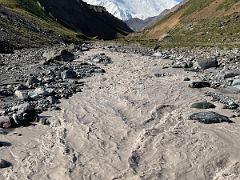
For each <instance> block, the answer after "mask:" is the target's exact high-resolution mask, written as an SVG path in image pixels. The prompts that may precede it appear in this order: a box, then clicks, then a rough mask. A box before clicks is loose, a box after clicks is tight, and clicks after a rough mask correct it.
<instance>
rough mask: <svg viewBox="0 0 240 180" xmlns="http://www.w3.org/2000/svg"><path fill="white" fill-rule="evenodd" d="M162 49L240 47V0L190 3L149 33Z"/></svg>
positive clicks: (211, 0)
mask: <svg viewBox="0 0 240 180" xmlns="http://www.w3.org/2000/svg"><path fill="white" fill-rule="evenodd" d="M143 37H144V38H148V39H149V38H150V39H160V40H162V41H161V45H162V46H171V47H174V46H231V47H235V46H237V47H239V46H240V0H188V1H185V2H184V3H183V4H181V5H180V6H179V8H177V9H176V10H175V11H174V12H172V13H170V14H168V15H167V16H166V17H164V18H163V19H162V20H160V22H158V23H157V24H155V25H154V26H152V27H151V28H149V29H147V30H146V31H145V32H144V35H143Z"/></svg>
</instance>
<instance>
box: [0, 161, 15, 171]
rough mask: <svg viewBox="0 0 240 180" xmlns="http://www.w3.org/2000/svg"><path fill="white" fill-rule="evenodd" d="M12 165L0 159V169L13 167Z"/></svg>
mask: <svg viewBox="0 0 240 180" xmlns="http://www.w3.org/2000/svg"><path fill="white" fill-rule="evenodd" d="M11 166H12V164H11V163H10V162H8V161H5V160H3V159H0V169H3V168H8V167H11Z"/></svg>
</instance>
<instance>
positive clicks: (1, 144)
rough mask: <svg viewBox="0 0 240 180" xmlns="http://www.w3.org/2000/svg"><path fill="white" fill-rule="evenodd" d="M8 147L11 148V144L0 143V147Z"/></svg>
mask: <svg viewBox="0 0 240 180" xmlns="http://www.w3.org/2000/svg"><path fill="white" fill-rule="evenodd" d="M9 146H11V143H9V142H3V141H0V147H9Z"/></svg>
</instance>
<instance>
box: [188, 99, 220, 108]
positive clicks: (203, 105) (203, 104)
mask: <svg viewBox="0 0 240 180" xmlns="http://www.w3.org/2000/svg"><path fill="white" fill-rule="evenodd" d="M215 107H216V106H215V105H214V104H212V103H210V102H207V101H204V102H197V103H194V104H192V105H191V108H196V109H210V108H215Z"/></svg>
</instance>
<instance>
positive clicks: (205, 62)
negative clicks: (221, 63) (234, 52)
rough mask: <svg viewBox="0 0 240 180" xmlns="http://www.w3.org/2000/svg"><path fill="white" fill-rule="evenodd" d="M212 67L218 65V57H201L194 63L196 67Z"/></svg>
mask: <svg viewBox="0 0 240 180" xmlns="http://www.w3.org/2000/svg"><path fill="white" fill-rule="evenodd" d="M212 67H218V61H217V58H216V57H211V58H206V59H199V60H197V61H196V62H195V63H194V68H199V69H208V68H212Z"/></svg>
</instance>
